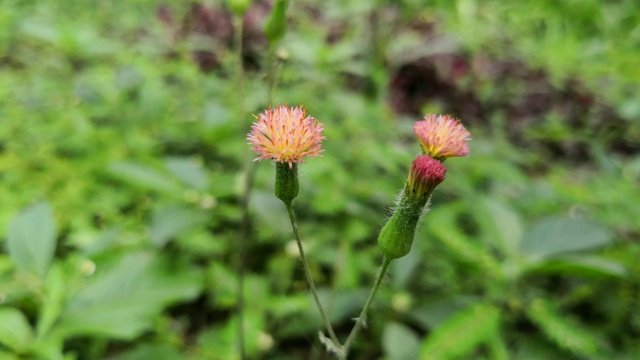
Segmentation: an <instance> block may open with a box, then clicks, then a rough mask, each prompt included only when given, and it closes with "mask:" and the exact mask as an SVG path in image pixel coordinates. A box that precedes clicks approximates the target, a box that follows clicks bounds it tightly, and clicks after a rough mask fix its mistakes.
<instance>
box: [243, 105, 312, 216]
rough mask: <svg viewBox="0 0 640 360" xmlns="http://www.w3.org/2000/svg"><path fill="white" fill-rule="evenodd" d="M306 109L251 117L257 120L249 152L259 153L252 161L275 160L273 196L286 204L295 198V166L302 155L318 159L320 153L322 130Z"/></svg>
mask: <svg viewBox="0 0 640 360" xmlns="http://www.w3.org/2000/svg"><path fill="white" fill-rule="evenodd" d="M306 115H307V111H306V109H302V108H301V107H299V106H297V107H295V108H288V107H286V106H283V105H279V106H278V107H276V108H275V109H273V108H270V109H268V110H265V112H264V113H262V114H260V115H258V116H255V115H254V117H255V118H256V119H257V120H258V121H256V122H254V123H253V125H252V126H251V132H250V133H249V135H247V140H249V144H251V145H253V148H252V150H253V151H254V152H255V153H256V154H258V157H257V158H256V159H255V160H254V161H257V160H262V159H273V160H275V161H276V183H275V193H276V196H277V197H278V199H280V200H282V201H283V202H284V203H285V204H291V201H293V199H295V197H296V196H298V189H299V187H300V185H299V183H298V163H301V162H303V158H304V157H305V156H309V157H311V156H320V154H321V153H322V150H321V147H322V140H324V139H325V137H324V136H322V130H324V127H323V126H322V124H321V123H320V122H318V120H316V119H315V118H313V117H311V116H306Z"/></svg>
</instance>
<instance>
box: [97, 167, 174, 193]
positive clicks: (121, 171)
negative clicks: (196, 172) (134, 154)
mask: <svg viewBox="0 0 640 360" xmlns="http://www.w3.org/2000/svg"><path fill="white" fill-rule="evenodd" d="M107 171H108V172H109V173H110V174H111V175H113V176H115V177H117V178H119V179H121V180H123V181H126V182H128V183H130V184H132V185H136V186H139V187H141V188H144V189H148V190H154V191H159V192H163V193H169V194H175V193H181V191H182V188H181V187H180V185H178V184H177V183H176V182H175V181H173V179H171V178H170V177H168V176H167V175H165V174H162V173H160V172H158V171H156V170H155V169H152V168H150V167H148V166H146V165H142V164H138V163H134V162H128V161H117V162H114V163H112V164H111V165H109V168H108V170H107Z"/></svg>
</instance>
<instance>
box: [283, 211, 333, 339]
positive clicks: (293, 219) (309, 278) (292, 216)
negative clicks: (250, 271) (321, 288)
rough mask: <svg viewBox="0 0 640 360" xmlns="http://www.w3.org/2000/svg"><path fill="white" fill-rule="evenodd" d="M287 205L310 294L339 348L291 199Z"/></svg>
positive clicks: (330, 335)
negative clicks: (319, 294)
mask: <svg viewBox="0 0 640 360" xmlns="http://www.w3.org/2000/svg"><path fill="white" fill-rule="evenodd" d="M285 205H286V207H287V212H288V213H289V220H290V221H291V227H292V228H293V235H294V236H295V238H296V243H297V244H298V250H299V251H300V260H302V265H303V266H304V274H305V275H306V277H307V282H308V283H309V289H311V294H313V298H314V299H315V301H316V305H318V311H320V316H321V317H322V321H323V322H324V326H325V328H326V329H327V332H328V333H329V337H330V338H331V341H333V344H334V345H335V347H336V348H337V349H339V348H340V347H341V346H340V341H338V338H337V337H336V333H335V331H333V327H332V326H331V321H329V317H328V316H327V313H326V312H325V310H324V307H323V306H322V303H321V302H320V297H319V296H318V290H317V289H316V284H315V282H314V281H313V277H312V276H311V269H310V268H309V262H308V261H307V256H306V255H305V253H304V248H303V246H302V240H301V239H300V232H299V231H298V223H297V222H296V215H295V213H294V212H293V205H292V203H291V201H289V202H285Z"/></svg>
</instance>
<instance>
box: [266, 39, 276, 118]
mask: <svg viewBox="0 0 640 360" xmlns="http://www.w3.org/2000/svg"><path fill="white" fill-rule="evenodd" d="M275 60H276V44H274V43H270V44H269V53H268V54H267V99H268V102H269V106H273V100H274V97H275V91H276V66H275Z"/></svg>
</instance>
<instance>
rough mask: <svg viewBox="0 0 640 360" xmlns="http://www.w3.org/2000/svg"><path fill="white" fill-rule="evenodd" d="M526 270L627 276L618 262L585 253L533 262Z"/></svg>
mask: <svg viewBox="0 0 640 360" xmlns="http://www.w3.org/2000/svg"><path fill="white" fill-rule="evenodd" d="M526 271H527V272H532V273H553V274H567V275H579V276H586V277H618V278H621V279H623V278H625V277H626V276H627V269H626V268H625V267H624V265H622V264H620V263H619V262H617V261H613V260H609V259H605V258H603V257H600V256H587V255H581V256H563V257H558V258H552V259H549V260H545V261H539V262H534V263H533V264H532V265H530V266H528V267H527V268H526Z"/></svg>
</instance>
